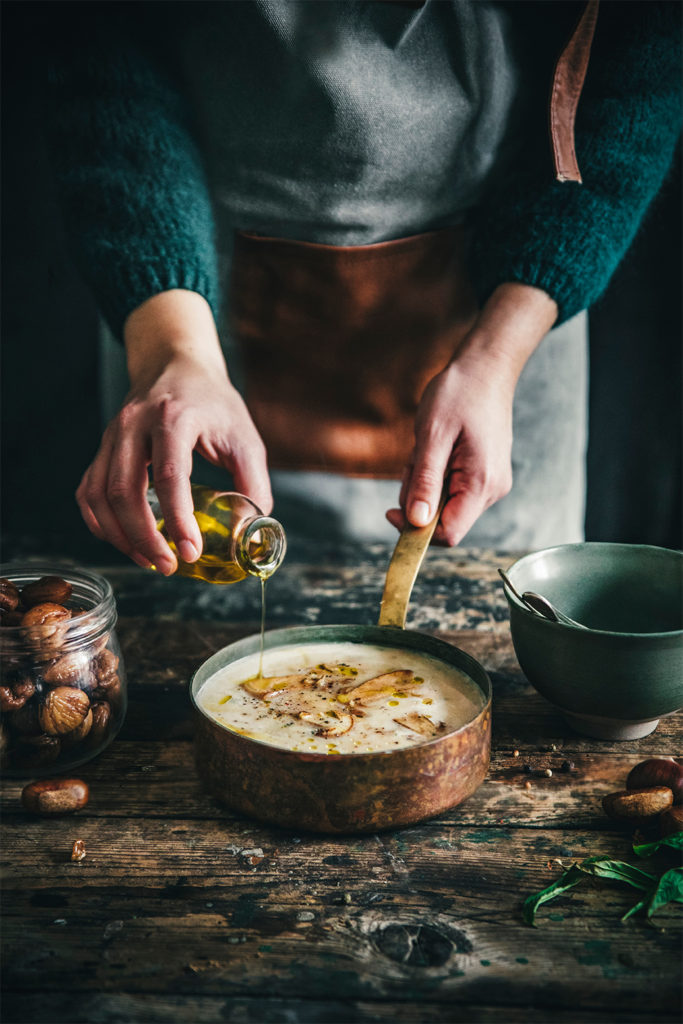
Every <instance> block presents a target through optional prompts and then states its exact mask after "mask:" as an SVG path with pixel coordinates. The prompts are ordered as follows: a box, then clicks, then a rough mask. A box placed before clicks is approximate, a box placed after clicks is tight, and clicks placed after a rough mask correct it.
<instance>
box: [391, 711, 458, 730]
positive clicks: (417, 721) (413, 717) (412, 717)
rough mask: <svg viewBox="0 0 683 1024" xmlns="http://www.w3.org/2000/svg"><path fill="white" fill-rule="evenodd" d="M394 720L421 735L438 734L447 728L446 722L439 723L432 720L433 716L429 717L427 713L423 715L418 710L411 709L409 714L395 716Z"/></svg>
mask: <svg viewBox="0 0 683 1024" xmlns="http://www.w3.org/2000/svg"><path fill="white" fill-rule="evenodd" d="M394 721H395V722H396V724H397V725H403V726H405V727H406V729H411V730H412V731H413V732H419V734H420V735H421V736H438V735H439V733H442V732H443V731H444V729H445V728H446V724H445V722H439V723H438V724H437V723H435V722H432V720H431V718H427V716H426V715H421V714H420V713H419V712H417V711H411V712H410V713H409V714H407V715H403V717H402V718H395V719H394Z"/></svg>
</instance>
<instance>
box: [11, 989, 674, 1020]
mask: <svg viewBox="0 0 683 1024" xmlns="http://www.w3.org/2000/svg"><path fill="white" fill-rule="evenodd" d="M3 1011H4V1014H5V1016H4V1020H5V1024H15V1022H16V1024H18V1022H19V1021H21V1024H59V1022H62V1021H63V1022H67V1024H121V1022H122V1021H126V1022H129V1021H136V1022H138V1021H145V1022H146V1024H188V1021H192V1022H193V1024H292V1022H293V1021H296V1022H297V1024H349V1022H350V1021H353V1022H354V1024H386V1022H389V1024H391V1022H393V1021H395V1022H397V1024H456V1022H457V1021H463V1022H466V1024H492V1022H497V1024H547V1022H548V1020H549V1019H550V1017H552V1020H553V1022H554V1024H653V1021H654V1020H657V1021H658V1022H661V1024H668V1022H669V1021H670V1022H671V1024H674V1022H678V1020H679V1018H678V1015H677V1014H675V1013H673V1014H668V1013H661V1012H658V1013H657V1014H656V1016H655V1015H654V1014H653V1011H652V1010H651V1009H650V1010H647V1011H644V1012H643V1011H631V1010H628V1009H621V1010H617V1011H610V1010H609V1009H608V1008H603V1009H600V1010H591V1009H587V1010H586V1009H579V1008H578V1007H575V1008H571V1007H563V1006H562V1007H558V1006H552V1007H547V1006H532V1005H527V1006H473V1005H472V1004H471V1003H470V1004H467V1003H457V1002H456V1001H455V999H452V1000H451V999H449V1000H448V1001H446V1002H444V1003H438V1002H431V1001H429V1000H420V1002H419V1003H418V1002H412V1001H411V1002H394V1001H387V1002H379V1001H376V1002H367V1001H366V1002H359V1001H355V1000H351V999H337V1000H319V999H303V998H299V999H268V998H267V997H266V996H261V997H258V996H256V997H249V996H237V997H230V996H228V997H223V996H196V995H177V996H169V995H166V994H152V995H147V994H144V993H130V992H119V993H115V994H113V993H106V992H105V993H97V994H90V993H80V992H78V993H66V992H63V991H59V990H58V991H52V992H46V993H44V994H42V993H41V994H36V993H25V992H22V993H13V992H12V993H7V994H6V995H5V998H4V1000H3Z"/></svg>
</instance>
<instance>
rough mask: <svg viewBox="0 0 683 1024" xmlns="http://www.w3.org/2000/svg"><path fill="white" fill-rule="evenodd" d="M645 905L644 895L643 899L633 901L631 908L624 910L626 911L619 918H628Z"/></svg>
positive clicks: (624, 919)
mask: <svg viewBox="0 0 683 1024" xmlns="http://www.w3.org/2000/svg"><path fill="white" fill-rule="evenodd" d="M645 906H647V896H646V897H645V899H642V900H638V902H637V903H634V904H633V906H632V907H631V909H630V910H627V911H626V913H625V914H624V916H623V917H622V919H621V920H622V921H626V920H628V918H629V917H631V916H632V915H633V914H637V913H638V911H639V910H642V909H643V907H645Z"/></svg>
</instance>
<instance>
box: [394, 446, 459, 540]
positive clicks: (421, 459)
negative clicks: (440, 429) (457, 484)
mask: <svg viewBox="0 0 683 1024" xmlns="http://www.w3.org/2000/svg"><path fill="white" fill-rule="evenodd" d="M452 450H453V447H452V444H451V442H450V440H449V441H446V440H443V441H435V440H434V439H433V438H430V439H429V440H428V441H427V440H423V439H421V438H419V437H418V439H417V441H416V444H415V453H414V456H413V468H412V472H411V474H410V482H409V484H408V488H407V496H406V504H405V510H406V518H407V519H408V522H409V523H411V524H412V525H413V526H426V525H427V523H430V522H431V521H432V519H433V518H434V516H435V515H436V513H437V510H438V507H439V501H440V498H441V493H442V491H443V484H444V478H445V476H446V471H447V469H448V460H449V459H450V456H451V452H452Z"/></svg>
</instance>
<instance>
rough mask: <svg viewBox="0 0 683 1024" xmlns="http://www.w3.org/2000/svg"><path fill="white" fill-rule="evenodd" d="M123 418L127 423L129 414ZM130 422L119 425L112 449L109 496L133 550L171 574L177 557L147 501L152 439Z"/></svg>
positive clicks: (160, 569)
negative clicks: (150, 443) (124, 426)
mask: <svg viewBox="0 0 683 1024" xmlns="http://www.w3.org/2000/svg"><path fill="white" fill-rule="evenodd" d="M121 419H122V421H123V423H124V424H125V423H126V417H125V415H123V416H122V417H121ZM126 426H128V427H129V428H130V429H123V426H122V427H121V429H119V431H118V436H117V443H116V445H115V446H114V449H113V451H112V455H111V460H110V463H109V474H108V476H107V485H106V486H107V492H106V497H107V499H108V501H109V505H110V507H111V509H112V512H113V513H114V515H115V516H116V519H117V521H118V523H119V525H120V527H121V530H122V531H123V533H124V535H125V537H126V539H127V540H128V542H129V544H130V546H131V547H132V548H133V550H134V551H137V552H139V553H140V554H141V555H142V556H144V558H146V559H147V562H148V564H152V565H154V566H155V568H156V569H158V570H159V572H161V573H163V574H164V575H170V574H171V573H172V572H175V569H176V568H177V563H176V559H175V556H174V554H173V553H172V551H171V550H170V548H169V546H168V544H167V543H166V541H165V539H164V537H162V535H161V534H160V533H159V531H158V530H157V528H156V522H155V520H154V516H153V514H152V510H151V509H150V507H149V504H148V502H147V485H148V480H147V463H148V461H149V447H148V443H147V440H146V439H145V437H144V435H143V434H142V433H141V432H140V431H139V430H138V429H137V428H136V427H135V426H134V425H133V424H126Z"/></svg>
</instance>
